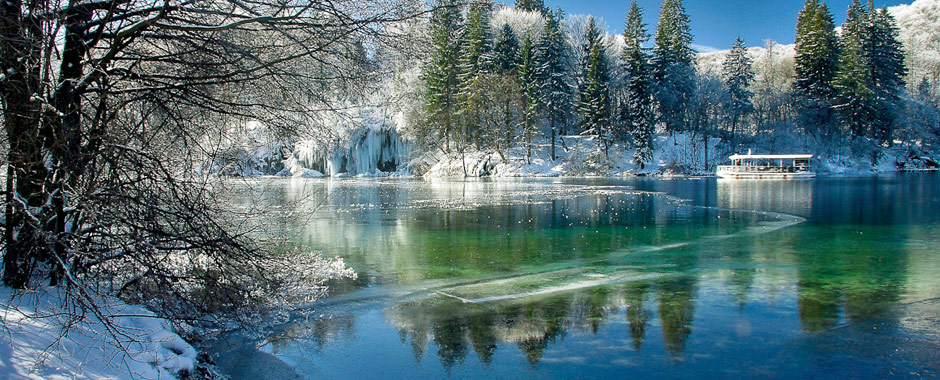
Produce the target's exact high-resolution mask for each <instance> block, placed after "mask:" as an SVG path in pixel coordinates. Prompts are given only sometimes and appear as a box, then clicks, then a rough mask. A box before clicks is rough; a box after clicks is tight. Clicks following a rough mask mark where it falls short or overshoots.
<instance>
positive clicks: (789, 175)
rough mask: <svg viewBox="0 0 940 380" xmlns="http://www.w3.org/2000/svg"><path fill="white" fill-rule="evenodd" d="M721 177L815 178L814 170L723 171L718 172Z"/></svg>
mask: <svg viewBox="0 0 940 380" xmlns="http://www.w3.org/2000/svg"><path fill="white" fill-rule="evenodd" d="M716 174H717V175H718V177H719V178H725V179H770V180H791V179H806V178H815V177H816V173H814V172H796V173H752V172H723V171H721V170H719V171H718V173H716Z"/></svg>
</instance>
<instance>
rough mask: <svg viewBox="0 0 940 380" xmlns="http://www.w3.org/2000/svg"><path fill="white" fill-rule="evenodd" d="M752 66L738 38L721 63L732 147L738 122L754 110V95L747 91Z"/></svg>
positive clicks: (742, 42)
mask: <svg viewBox="0 0 940 380" xmlns="http://www.w3.org/2000/svg"><path fill="white" fill-rule="evenodd" d="M752 65H753V61H752V60H751V57H749V56H748V55H747V47H746V46H744V40H742V39H741V37H738V38H737V40H735V42H734V46H732V47H731V52H730V53H728V56H727V57H725V60H724V62H723V63H722V74H723V75H724V77H725V87H726V88H727V90H728V95H729V99H728V102H727V104H726V108H727V111H728V113H729V114H730V115H731V139H732V144H731V145H732V146H734V139H735V135H736V134H737V127H738V122H739V121H740V120H741V118H742V117H744V116H746V115H747V114H749V113H751V111H753V110H754V104H753V103H751V97H752V96H754V94H753V93H752V92H751V90H749V87H750V85H751V82H752V81H753V80H754V71H753V69H752V67H751V66H752Z"/></svg>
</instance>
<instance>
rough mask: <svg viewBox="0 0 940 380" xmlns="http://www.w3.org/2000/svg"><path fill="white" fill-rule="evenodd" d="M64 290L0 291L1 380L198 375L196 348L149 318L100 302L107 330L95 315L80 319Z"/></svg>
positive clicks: (140, 311)
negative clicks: (65, 298)
mask: <svg viewBox="0 0 940 380" xmlns="http://www.w3.org/2000/svg"><path fill="white" fill-rule="evenodd" d="M59 292H61V290H60V289H49V290H38V291H30V292H28V293H25V294H24V293H22V292H20V291H16V292H14V291H13V290H12V289H10V288H7V287H0V298H2V299H3V300H4V302H2V303H0V323H2V325H0V379H11V380H19V379H47V380H59V379H62V380H64V379H91V380H99V379H100V380H104V379H109V380H110V379H115V380H116V379H175V378H177V377H186V376H188V375H190V374H193V373H194V371H195V370H196V354H197V353H196V350H195V349H193V347H192V346H191V345H190V344H189V343H187V342H186V341H184V340H183V339H182V338H180V336H179V335H177V334H176V333H174V332H173V330H172V328H171V327H170V324H169V322H167V321H166V320H164V319H161V318H158V317H156V316H155V315H154V314H153V313H152V312H150V311H148V310H146V309H144V308H142V307H138V306H131V305H127V304H125V303H123V302H121V301H119V300H116V299H101V300H99V303H100V305H101V308H100V310H101V312H102V316H101V317H103V318H105V319H106V320H107V321H108V322H109V324H108V325H106V324H104V323H102V322H101V319H100V317H96V316H94V315H92V314H91V313H90V312H87V313H86V314H85V315H84V316H83V318H81V319H75V316H74V315H73V314H72V313H74V312H76V309H73V308H69V306H65V305H64V302H63V296H62V295H61V293H59ZM14 294H16V296H15V297H14ZM65 326H70V327H69V328H68V329H67V330H66V329H64V327H65Z"/></svg>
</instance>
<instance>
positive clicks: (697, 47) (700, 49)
mask: <svg viewBox="0 0 940 380" xmlns="http://www.w3.org/2000/svg"><path fill="white" fill-rule="evenodd" d="M691 46H692V49H695V51H697V52H699V53H712V52H716V51H719V50H721V49H718V48H715V47H711V46H707V45H699V44H692V45H691Z"/></svg>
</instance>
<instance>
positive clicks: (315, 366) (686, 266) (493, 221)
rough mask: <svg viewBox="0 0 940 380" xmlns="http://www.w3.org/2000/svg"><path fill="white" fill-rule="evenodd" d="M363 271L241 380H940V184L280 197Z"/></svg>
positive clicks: (666, 185)
mask: <svg viewBox="0 0 940 380" xmlns="http://www.w3.org/2000/svg"><path fill="white" fill-rule="evenodd" d="M256 185H257V186H256V189H257V190H256V194H255V195H256V196H258V194H260V196H259V197H260V198H261V199H262V201H263V202H266V204H268V205H269V206H270V208H272V209H283V211H284V212H283V213H281V214H280V216H279V217H278V219H277V220H278V223H280V224H281V226H283V228H284V229H285V230H290V231H291V233H292V234H293V236H294V238H295V241H296V242H297V244H301V245H305V246H309V247H312V248H315V249H318V250H322V251H323V252H324V253H325V254H327V255H332V256H340V257H343V258H344V259H345V260H346V262H347V263H348V264H349V265H350V266H351V267H353V268H354V269H355V270H356V271H357V272H358V273H359V278H358V279H357V280H355V281H347V282H344V283H341V284H336V285H335V288H334V291H333V294H332V295H331V296H330V297H329V298H327V299H325V300H323V301H321V302H320V303H318V304H317V305H316V306H315V309H314V310H315V312H314V313H313V314H312V315H308V316H305V317H303V318H296V319H295V320H293V321H292V322H290V323H288V324H286V325H284V326H281V327H280V328H278V329H276V330H275V331H272V332H271V333H270V334H269V335H268V336H266V337H264V338H261V339H247V338H238V337H237V336H238V334H237V333H236V334H232V335H231V336H230V337H228V339H224V340H223V341H224V342H221V343H219V347H218V348H217V363H218V364H219V367H220V368H221V369H222V370H223V371H225V372H226V373H228V374H229V375H230V376H231V377H232V378H233V379H252V380H257V379H438V378H453V379H478V378H487V379H601V378H618V379H619V378H730V377H746V378H752V377H770V378H801V379H802V378H885V377H891V378H940V242H938V239H940V177H938V176H936V175H930V174H927V175H921V174H910V175H900V176H885V177H869V178H819V179H816V180H812V181H779V182H772V181H728V182H726V181H724V180H716V179H713V178H712V179H676V180H665V179H642V178H641V179H623V180H620V179H544V180H532V179H528V180H499V181H497V180H493V181H487V180H476V181H440V180H438V181H430V182H426V181H420V180H388V179H343V180H266V181H264V182H260V183H258V184H256Z"/></svg>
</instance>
